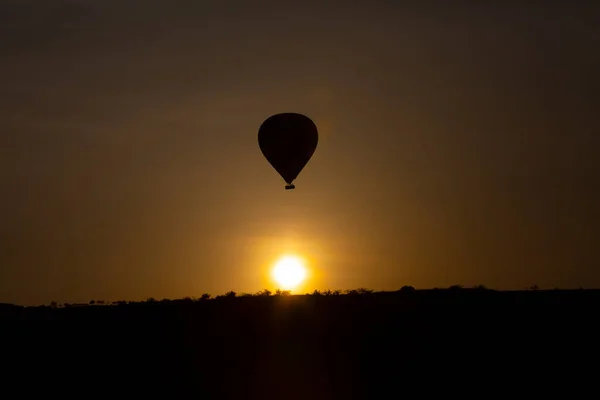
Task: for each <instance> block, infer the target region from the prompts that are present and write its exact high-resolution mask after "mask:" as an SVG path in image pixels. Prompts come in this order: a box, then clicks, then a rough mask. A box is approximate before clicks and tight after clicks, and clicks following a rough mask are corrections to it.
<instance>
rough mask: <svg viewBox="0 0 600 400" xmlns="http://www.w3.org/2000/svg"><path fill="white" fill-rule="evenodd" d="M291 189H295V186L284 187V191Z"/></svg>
mask: <svg viewBox="0 0 600 400" xmlns="http://www.w3.org/2000/svg"><path fill="white" fill-rule="evenodd" d="M292 189H296V186H294V185H285V190H292Z"/></svg>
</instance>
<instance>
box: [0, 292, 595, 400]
mask: <svg viewBox="0 0 600 400" xmlns="http://www.w3.org/2000/svg"><path fill="white" fill-rule="evenodd" d="M93 303H94V305H68V306H66V307H65V306H60V307H59V306H58V305H56V304H53V306H52V307H48V306H42V307H19V306H12V305H0V313H1V315H2V316H1V320H0V321H1V324H2V327H3V328H2V332H3V333H2V336H3V342H2V343H3V347H4V351H3V354H4V356H3V364H4V365H8V366H10V369H9V371H8V372H7V373H5V375H4V377H5V382H7V383H10V384H12V385H17V386H19V387H21V388H24V389H23V390H26V391H27V390H33V391H35V390H43V392H41V393H45V394H46V395H48V394H49V393H55V394H56V395H60V396H66V395H67V394H68V393H71V394H78V395H82V394H83V395H84V396H83V397H88V395H91V394H92V393H94V396H96V395H98V396H99V395H100V394H99V393H100V392H104V393H106V394H109V395H111V396H113V397H114V396H116V395H119V396H121V395H123V396H125V395H127V396H130V395H135V396H142V395H143V396H147V395H154V396H158V395H159V394H158V393H159V392H161V393H164V395H165V396H167V397H168V398H175V397H177V398H179V397H189V396H192V395H193V396H195V397H199V398H234V397H240V396H243V397H246V398H261V397H265V396H274V397H281V398H286V399H293V398H382V397H385V398H388V397H401V395H403V394H404V395H406V394H408V392H407V391H411V392H410V393H413V392H412V390H418V391H419V392H418V393H421V394H422V395H427V394H429V395H431V396H433V395H436V394H435V393H436V392H435V391H436V390H437V391H442V392H440V393H445V394H444V395H449V394H448V393H449V392H448V390H450V388H457V389H455V390H459V389H458V388H460V390H461V391H467V392H468V391H472V392H481V393H487V392H489V393H494V394H495V395H501V393H506V394H510V395H515V394H518V395H525V393H526V392H527V391H528V390H534V392H532V393H538V394H539V393H540V392H543V391H546V390H551V391H552V392H553V393H557V392H558V391H559V388H560V387H568V388H569V393H570V395H574V391H576V390H579V389H581V388H584V387H586V384H589V383H591V382H593V381H591V380H590V379H592V377H594V376H595V369H594V368H595V367H594V365H595V363H596V361H593V360H594V359H595V357H596V356H597V355H598V351H597V349H598V344H597V342H598V337H600V335H598V333H600V327H598V322H597V320H598V317H597V315H598V310H599V306H600V291H599V290H549V291H542V290H528V291H493V290H487V289H484V288H475V289H463V288H460V287H453V288H450V289H443V290H442V289H432V290H414V289H412V288H410V287H405V288H403V289H401V290H399V291H397V292H371V291H368V290H364V289H358V290H355V291H349V292H347V293H344V294H342V293H339V292H327V293H315V294H311V295H292V296H290V295H288V293H282V294H281V295H272V294H271V293H269V292H265V291H262V292H260V293H258V294H256V295H253V296H248V295H246V296H243V297H242V296H238V295H236V294H235V293H233V292H230V293H229V294H228V295H223V296H219V297H217V298H216V299H208V296H207V295H205V296H204V298H203V299H180V300H172V301H168V300H163V301H156V300H153V299H149V300H148V301H146V302H137V303H136V302H117V303H115V304H100V305H97V304H96V303H97V302H93ZM9 377H10V378H9ZM20 382H23V383H20ZM8 386H11V385H8ZM8 386H7V387H8ZM163 391H164V392H163ZM507 391H508V392H507ZM415 393H417V392H415Z"/></svg>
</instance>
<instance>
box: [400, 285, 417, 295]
mask: <svg viewBox="0 0 600 400" xmlns="http://www.w3.org/2000/svg"><path fill="white" fill-rule="evenodd" d="M416 291H417V290H416V289H415V288H414V287H412V286H402V287H401V288H400V293H404V294H409V293H414V292H416Z"/></svg>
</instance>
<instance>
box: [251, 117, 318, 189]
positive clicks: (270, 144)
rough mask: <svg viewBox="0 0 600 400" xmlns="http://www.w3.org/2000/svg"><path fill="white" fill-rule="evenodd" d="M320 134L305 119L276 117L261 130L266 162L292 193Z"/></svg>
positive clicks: (313, 124)
mask: <svg viewBox="0 0 600 400" xmlns="http://www.w3.org/2000/svg"><path fill="white" fill-rule="evenodd" d="M318 141H319V134H318V131H317V126H316V125H315V123H314V122H313V121H312V120H311V119H310V118H308V117H307V116H305V115H302V114H296V113H282V114H276V115H273V116H271V117H269V118H267V119H266V120H265V121H264V122H263V123H262V125H261V126H260V129H259V130H258V145H259V147H260V150H261V151H262V153H263V155H264V156H265V158H266V159H267V161H268V162H269V163H270V164H271V166H273V168H274V169H275V170H276V171H277V172H278V173H279V175H281V177H282V178H283V179H284V180H285V182H286V183H287V184H288V186H286V189H293V188H294V185H292V182H293V181H294V180H295V179H296V178H297V177H298V174H300V172H301V171H302V169H303V168H304V166H305V165H306V164H307V163H308V161H309V160H310V158H311V157H312V155H313V153H314V152H315V150H316V148H317V143H318Z"/></svg>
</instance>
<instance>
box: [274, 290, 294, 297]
mask: <svg viewBox="0 0 600 400" xmlns="http://www.w3.org/2000/svg"><path fill="white" fill-rule="evenodd" d="M291 294H292V291H291V290H281V289H277V290H276V291H275V296H289V295H291Z"/></svg>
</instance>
